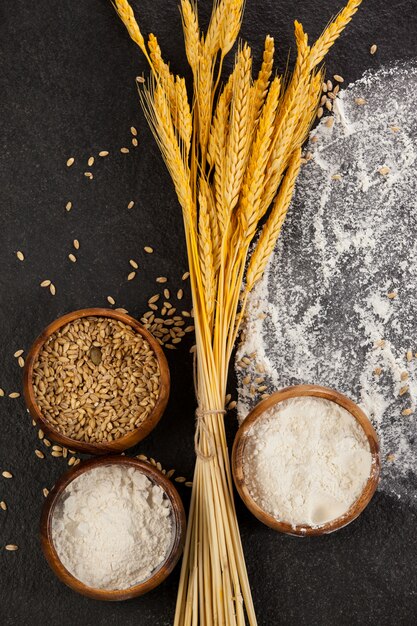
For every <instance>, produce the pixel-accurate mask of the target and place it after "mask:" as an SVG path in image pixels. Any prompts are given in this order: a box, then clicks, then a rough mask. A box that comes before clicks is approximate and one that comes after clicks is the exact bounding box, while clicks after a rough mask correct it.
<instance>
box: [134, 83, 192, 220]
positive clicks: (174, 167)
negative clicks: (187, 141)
mask: <svg viewBox="0 0 417 626" xmlns="http://www.w3.org/2000/svg"><path fill="white" fill-rule="evenodd" d="M140 97H141V102H142V107H143V110H144V113H145V116H146V119H147V120H148V123H149V126H150V127H151V130H152V133H153V135H154V137H155V140H156V142H157V144H158V146H159V149H160V150H161V153H162V156H163V158H164V161H165V164H166V166H167V168H168V170H169V173H170V175H171V177H172V180H173V182H174V186H175V191H176V192H177V196H178V200H179V202H180V204H181V207H182V210H183V215H184V221H185V223H186V224H187V225H188V226H189V228H190V229H192V228H193V224H194V223H195V217H196V209H195V205H194V202H193V197H192V192H191V186H190V175H189V170H188V165H187V164H186V163H185V162H184V159H183V155H182V152H181V148H180V146H179V144H178V139H177V135H176V133H175V130H174V125H173V121H172V116H171V111H170V107H169V102H168V99H167V96H166V93H165V91H164V90H163V88H162V86H161V85H160V83H155V81H154V82H153V83H151V87H150V89H147V88H144V89H143V90H141V92H140Z"/></svg>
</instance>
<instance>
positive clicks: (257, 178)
mask: <svg viewBox="0 0 417 626" xmlns="http://www.w3.org/2000/svg"><path fill="white" fill-rule="evenodd" d="M280 88H281V80H280V78H279V77H276V78H274V80H273V81H272V83H271V86H270V89H269V92H268V95H267V98H266V101H265V105H264V107H263V110H262V114H261V117H260V120H259V125H258V128H257V131H256V135H255V139H254V142H253V144H252V146H251V154H250V157H249V162H248V167H247V169H246V172H245V177H244V179H243V185H242V195H241V200H240V205H239V212H238V219H239V221H240V225H241V236H243V238H244V242H245V244H244V245H248V244H249V242H250V241H251V240H252V238H253V236H254V235H255V232H256V228H257V225H258V222H259V219H260V217H261V216H260V203H261V199H262V191H263V183H264V179H265V171H266V168H267V165H268V160H269V155H270V148H271V141H272V136H273V131H274V119H275V114H276V110H277V107H278V101H279V94H280Z"/></svg>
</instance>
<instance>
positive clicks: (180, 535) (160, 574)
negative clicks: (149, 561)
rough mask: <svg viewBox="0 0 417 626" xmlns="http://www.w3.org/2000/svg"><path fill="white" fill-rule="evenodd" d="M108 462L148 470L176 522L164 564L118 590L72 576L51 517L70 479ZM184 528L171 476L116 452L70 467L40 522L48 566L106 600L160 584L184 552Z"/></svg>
mask: <svg viewBox="0 0 417 626" xmlns="http://www.w3.org/2000/svg"><path fill="white" fill-rule="evenodd" d="M106 465H124V466H126V468H128V467H135V468H137V469H138V470H140V471H141V472H142V473H143V474H145V476H147V477H148V478H149V479H150V480H151V481H153V482H154V483H156V484H157V485H159V486H160V487H162V489H163V490H164V491H165V493H166V495H167V496H168V498H169V500H170V502H171V505H172V518H173V526H174V528H173V541H172V545H171V550H170V552H169V553H168V555H167V558H166V559H165V561H164V562H163V563H162V565H161V566H160V567H159V568H158V569H157V570H156V571H155V572H154V573H153V574H152V576H151V577H150V578H148V579H147V580H145V581H144V582H141V583H139V584H137V585H134V586H133V587H130V588H129V589H121V590H115V591H109V590H106V589H95V588H93V587H89V586H88V585H85V584H84V583H82V582H81V581H79V580H78V579H77V578H75V576H73V575H72V574H71V573H70V572H69V571H68V570H67V569H66V568H65V567H64V565H63V564H62V563H61V561H60V559H59V557H58V554H57V552H56V550H55V547H54V544H53V541H52V517H53V514H54V509H55V506H56V504H57V502H58V500H59V498H60V497H61V495H62V493H63V491H64V490H65V488H66V487H67V486H68V485H69V483H70V482H72V481H73V480H74V479H75V478H77V477H78V476H80V475H81V474H83V473H84V472H88V471H89V470H91V469H93V468H95V467H101V466H106ZM185 531H186V521H185V512H184V507H183V504H182V501H181V498H180V496H179V494H178V491H177V490H176V488H175V487H174V485H173V484H172V482H171V481H170V480H169V478H167V477H166V476H165V475H164V474H162V472H160V471H159V470H158V469H157V468H156V467H153V466H152V465H149V463H145V462H144V461H139V460H137V459H132V458H130V457H125V456H115V455H113V456H106V457H98V458H97V457H96V458H93V459H89V460H88V461H84V462H82V463H80V464H79V465H77V466H76V467H75V468H73V469H71V470H69V471H68V472H66V473H65V474H64V475H63V476H61V478H60V479H59V480H58V482H57V483H56V485H55V486H54V488H53V489H52V490H51V491H50V493H49V495H48V497H47V498H46V500H45V504H44V506H43V509H42V515H41V523H40V536H41V545H42V550H43V553H44V555H45V558H46V560H47V561H48V563H49V566H50V567H51V569H52V570H53V571H54V573H55V574H56V576H57V577H58V578H59V579H60V580H61V581H62V582H63V583H65V584H66V585H67V586H68V587H71V589H73V590H74V591H77V592H78V593H80V594H82V595H84V596H87V597H88V598H93V599H95V600H107V601H120V600H129V599H131V598H135V597H136V596H140V595H143V594H144V593H147V592H148V591H151V589H154V588H155V587H157V586H158V585H160V584H161V583H162V581H164V580H165V579H166V578H167V576H168V575H169V574H170V573H171V572H172V570H173V569H174V567H175V565H176V564H177V562H178V560H179V558H180V556H181V553H182V550H183V548H184V542H185Z"/></svg>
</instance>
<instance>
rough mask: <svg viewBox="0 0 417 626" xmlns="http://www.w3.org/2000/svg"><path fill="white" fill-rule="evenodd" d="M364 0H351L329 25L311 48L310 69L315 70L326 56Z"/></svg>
mask: <svg viewBox="0 0 417 626" xmlns="http://www.w3.org/2000/svg"><path fill="white" fill-rule="evenodd" d="M361 3H362V0H349V2H348V3H347V5H346V6H345V7H344V8H343V9H342V10H341V11H340V13H339V15H338V16H337V17H336V18H335V19H334V20H333V22H331V23H330V24H329V26H328V27H327V28H326V29H325V31H324V32H323V34H322V35H321V36H320V37H319V38H318V39H317V41H316V43H315V44H314V46H313V47H312V48H311V57H310V63H311V65H310V68H311V69H313V68H314V67H316V65H318V64H319V63H320V62H321V61H322V60H323V58H324V57H325V56H326V54H327V52H328V51H329V49H330V48H331V47H332V45H333V44H334V42H335V41H336V39H337V38H338V37H339V35H340V34H341V33H342V31H343V30H344V29H345V27H346V26H347V24H349V22H350V20H351V19H352V17H353V16H354V15H355V13H356V11H357V10H358V8H359V6H360V5H361Z"/></svg>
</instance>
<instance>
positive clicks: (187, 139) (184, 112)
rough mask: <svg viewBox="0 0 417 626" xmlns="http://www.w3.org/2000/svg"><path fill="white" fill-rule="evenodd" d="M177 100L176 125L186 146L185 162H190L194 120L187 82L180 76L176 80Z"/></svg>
mask: <svg viewBox="0 0 417 626" xmlns="http://www.w3.org/2000/svg"><path fill="white" fill-rule="evenodd" d="M175 98H176V107H175V111H176V116H175V125H176V128H177V130H178V134H179V136H180V137H181V139H182V141H183V144H184V149H185V155H184V160H188V155H189V153H190V146H191V135H192V133H193V118H192V115H191V109H190V104H189V102H188V95H187V87H186V85H185V80H184V78H180V77H179V76H177V77H176V79H175Z"/></svg>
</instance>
